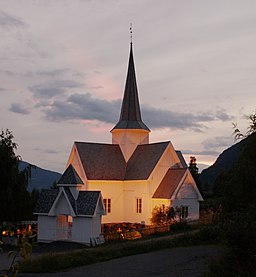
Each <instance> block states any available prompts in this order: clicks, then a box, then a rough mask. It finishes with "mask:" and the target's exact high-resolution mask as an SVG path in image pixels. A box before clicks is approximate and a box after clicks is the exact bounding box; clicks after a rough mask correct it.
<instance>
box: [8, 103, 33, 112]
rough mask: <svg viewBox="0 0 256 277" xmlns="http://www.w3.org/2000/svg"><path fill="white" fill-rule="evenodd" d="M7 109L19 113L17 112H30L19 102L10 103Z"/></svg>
mask: <svg viewBox="0 0 256 277" xmlns="http://www.w3.org/2000/svg"><path fill="white" fill-rule="evenodd" d="M9 110H10V111H12V112H14V113H19V114H29V113H30V110H29V109H28V107H25V106H24V105H22V104H21V103H12V104H11V106H10V108H9Z"/></svg>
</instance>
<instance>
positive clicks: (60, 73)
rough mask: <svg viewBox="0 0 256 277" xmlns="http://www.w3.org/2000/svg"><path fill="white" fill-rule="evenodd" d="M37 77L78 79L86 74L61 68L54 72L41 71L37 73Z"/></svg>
mask: <svg viewBox="0 0 256 277" xmlns="http://www.w3.org/2000/svg"><path fill="white" fill-rule="evenodd" d="M37 75H39V76H43V77H51V78H55V77H63V76H72V77H75V76H78V77H83V76H84V74H82V73H80V72H78V71H73V70H70V69H68V68H59V69H53V70H46V71H39V72H37Z"/></svg>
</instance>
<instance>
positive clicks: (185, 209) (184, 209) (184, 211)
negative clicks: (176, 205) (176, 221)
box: [180, 206, 188, 218]
mask: <svg viewBox="0 0 256 277" xmlns="http://www.w3.org/2000/svg"><path fill="white" fill-rule="evenodd" d="M180 217H181V218H187V217H188V206H181V215H180Z"/></svg>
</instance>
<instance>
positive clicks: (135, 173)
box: [125, 142, 169, 180]
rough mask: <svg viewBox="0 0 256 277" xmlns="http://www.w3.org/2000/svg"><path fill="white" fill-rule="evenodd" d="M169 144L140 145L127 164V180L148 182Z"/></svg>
mask: <svg viewBox="0 0 256 277" xmlns="http://www.w3.org/2000/svg"><path fill="white" fill-rule="evenodd" d="M168 144H169V142H159V143H151V144H141V145H138V146H137V148H136V150H135V151H134V153H133V154H132V156H131V158H130V159H129V161H128V163H127V168H126V174H125V180H147V179H148V178H149V176H150V174H151V173H152V171H153V169H154V168H155V166H156V164H157V162H158V161H159V159H160V158H161V157H162V155H163V152H164V151H165V149H166V147H167V146H168Z"/></svg>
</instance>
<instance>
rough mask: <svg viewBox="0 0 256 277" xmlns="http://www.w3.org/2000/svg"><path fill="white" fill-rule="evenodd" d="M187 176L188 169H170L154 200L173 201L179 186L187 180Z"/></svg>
mask: <svg viewBox="0 0 256 277" xmlns="http://www.w3.org/2000/svg"><path fill="white" fill-rule="evenodd" d="M185 174H186V169H184V168H169V169H168V171H167V173H166V174H165V176H164V178H163V180H162V181H161V183H160V185H159V186H158V188H157V189H156V191H155V193H154V195H153V198H161V199H171V197H172V196H173V194H174V192H175V191H176V190H177V188H178V186H179V184H180V183H181V182H182V181H183V179H184V178H185Z"/></svg>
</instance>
